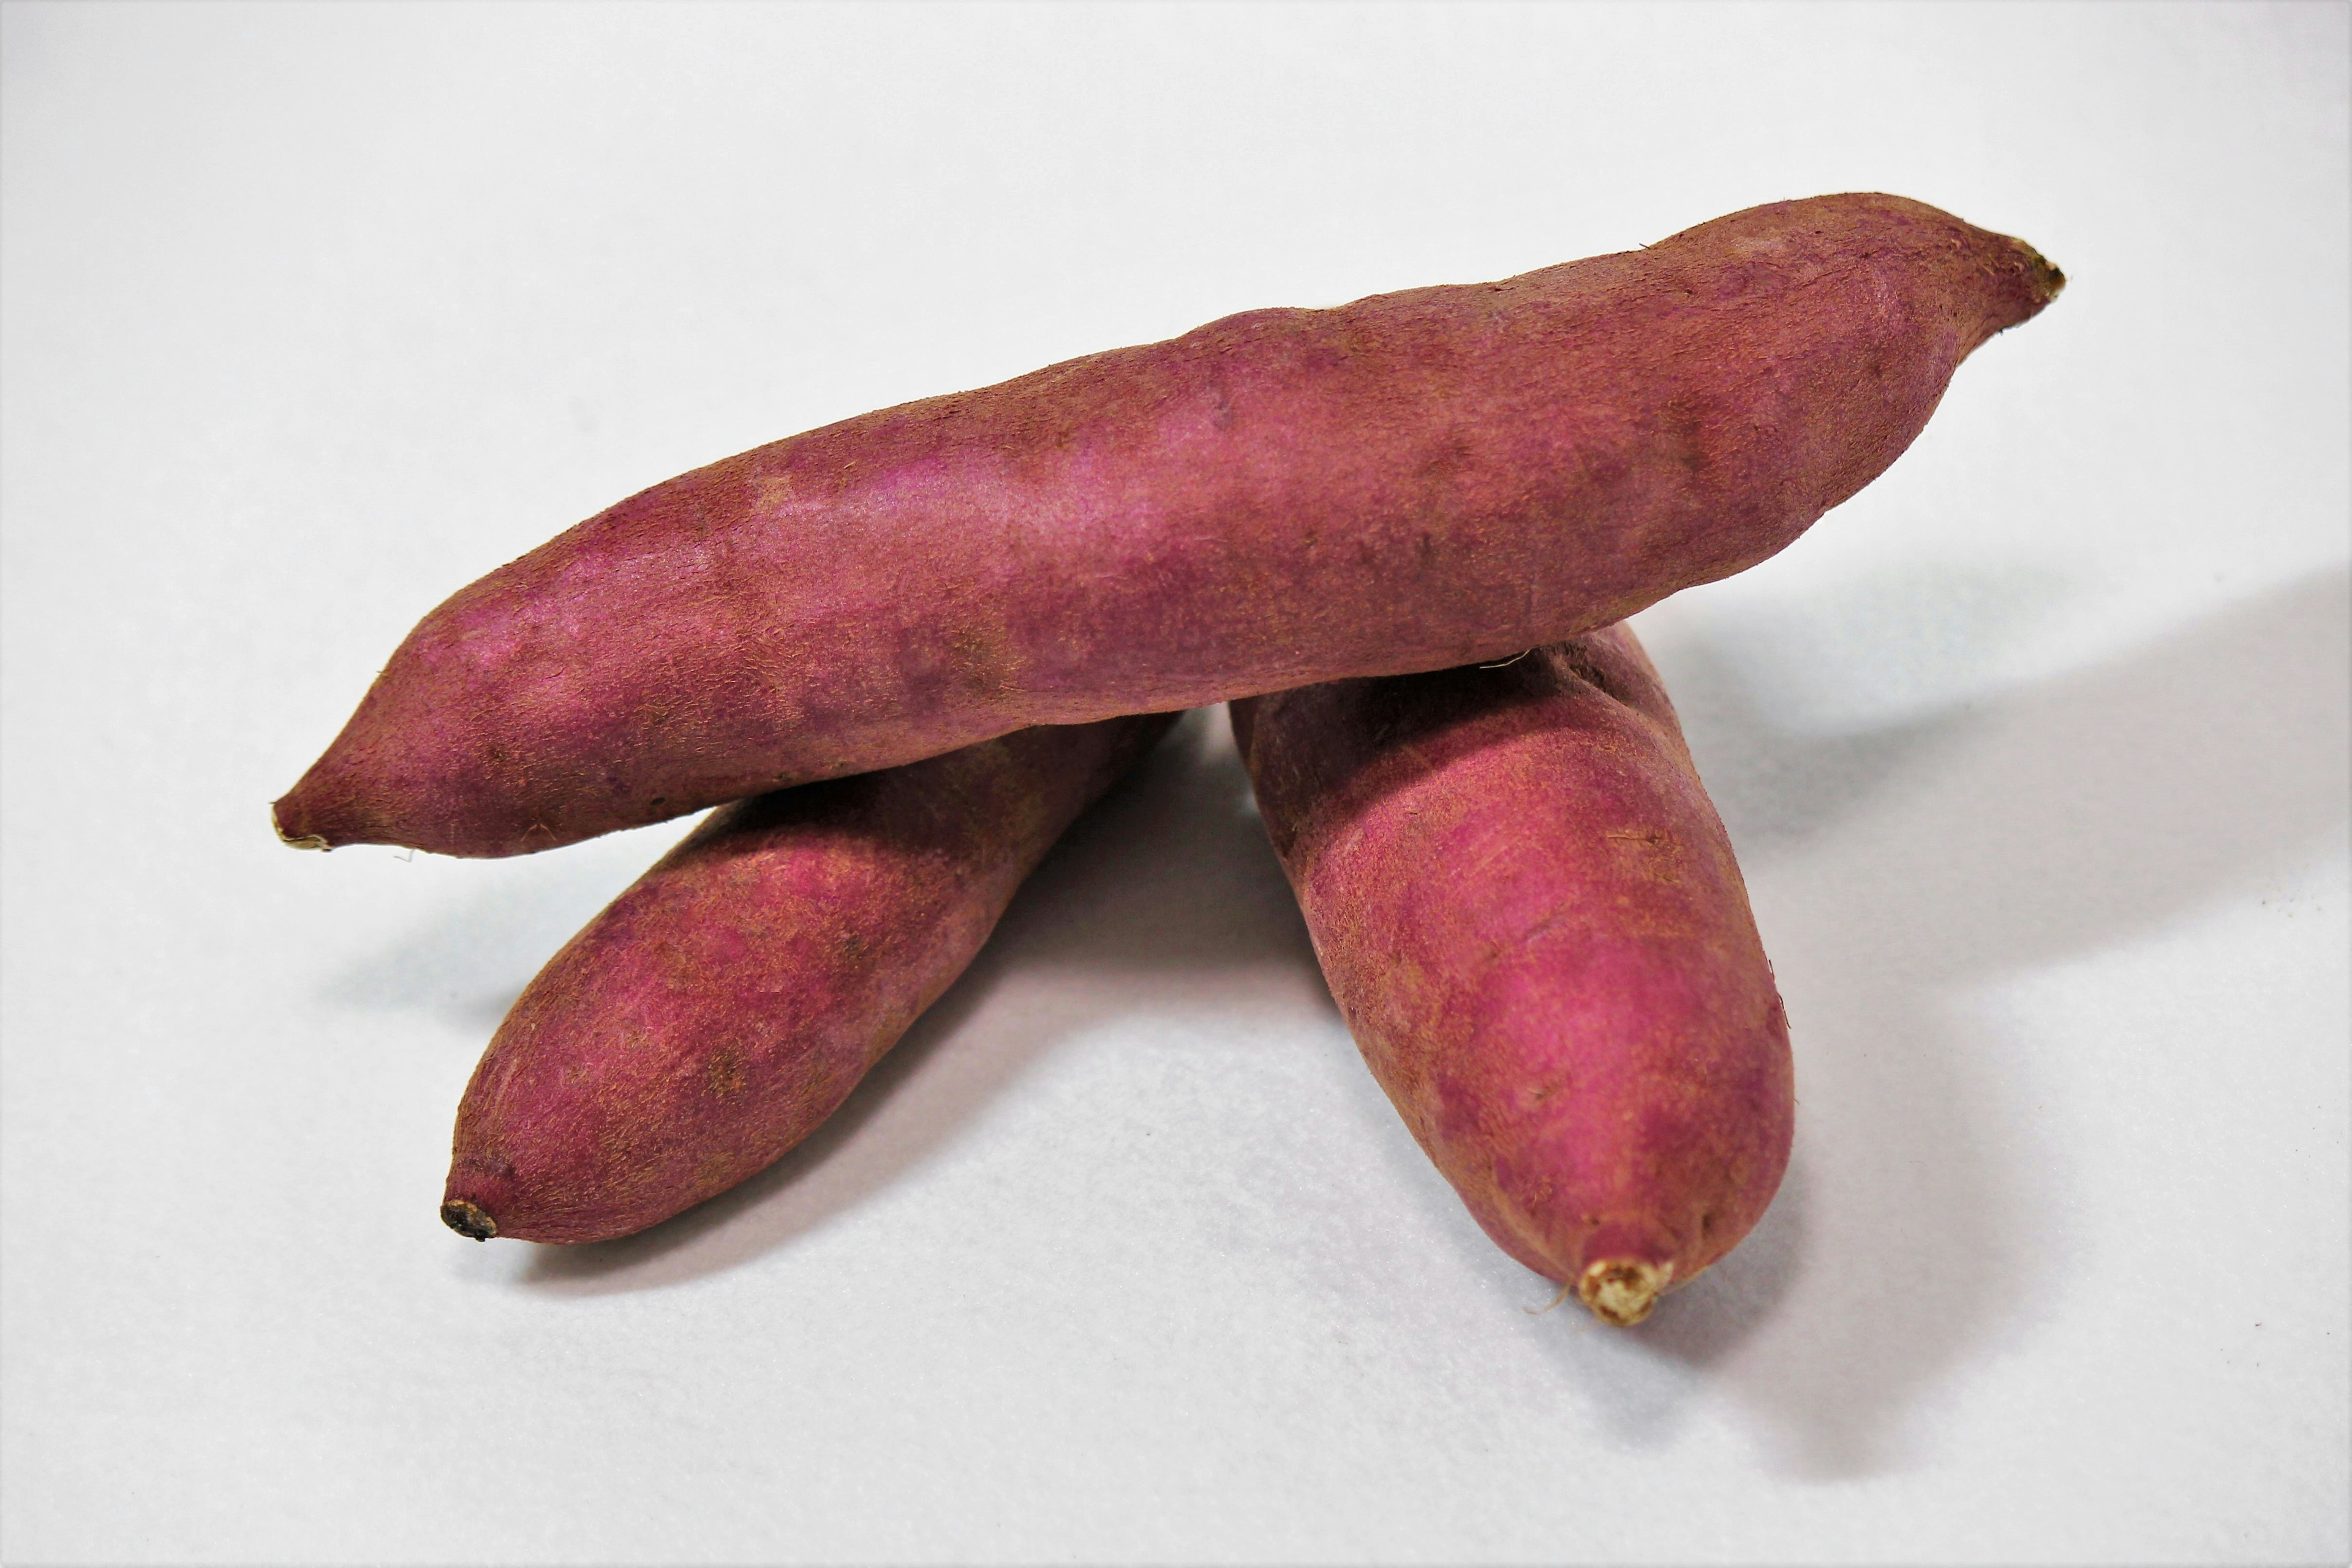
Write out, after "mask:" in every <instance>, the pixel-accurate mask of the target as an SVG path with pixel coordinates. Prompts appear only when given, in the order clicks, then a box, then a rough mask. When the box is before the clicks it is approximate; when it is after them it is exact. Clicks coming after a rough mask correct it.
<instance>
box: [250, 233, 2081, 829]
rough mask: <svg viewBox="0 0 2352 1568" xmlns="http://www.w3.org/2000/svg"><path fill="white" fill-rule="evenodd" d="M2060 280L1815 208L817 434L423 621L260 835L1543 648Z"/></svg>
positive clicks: (649, 496) (666, 491)
mask: <svg viewBox="0 0 2352 1568" xmlns="http://www.w3.org/2000/svg"><path fill="white" fill-rule="evenodd" d="M2062 283H2063V279H2062V278H2061V276H2060V275H2059V273H2058V271H2057V269H2056V268H2053V267H2052V266H2051V265H2050V264H2049V263H2048V262H2046V261H2044V260H2043V259H2042V258H2041V257H2040V256H2039V255H2037V254H2035V252H2034V251H2033V250H2032V248H2031V247H2027V246H2026V245H2024V244H2022V243H2021V242H2020V241H2017V240H2014V239H2010V238H2007V237H2003V236H2000V235H1998V234H1991V233H1988V232H1987V231H1985V230H1983V229H1980V228H1975V227H1972V226H1969V225H1968V224H1966V223H1963V222H1961V221H1960V220H1959V219H1958V218H1955V217H1952V216H1949V215H1948V214H1946V213H1942V212H1938V211H1937V210H1936V209H1935V208H1933V207H1929V206H1923V205H1920V204H1919V203H1917V202H1913V201H1906V200H1904V199H1902V198H1901V197H1897V196H1886V195H1840V196H1823V197H1820V198H1816V199H1813V200H1810V201H1798V202H1782V203H1779V204H1776V205H1770V206H1763V207H1757V208H1754V209H1752V210H1750V211H1748V212H1743V213H1738V214H1736V215H1734V216H1730V217H1726V218H1720V219H1717V221H1715V222H1713V223H1709V224H1704V225H1702V226H1699V227H1697V228H1694V229H1689V230H1686V231H1685V232H1684V233H1682V234H1678V235H1676V236H1675V237H1672V238H1670V239H1666V240H1664V241H1661V242H1660V243H1658V244H1657V245H1654V246H1651V247H1647V248H1645V249H1642V250H1634V251H1627V252H1624V253H1622V254H1620V255H1614V256H1603V257H1598V258H1592V259H1591V260H1586V261H1579V262H1573V263H1570V264H1569V265H1566V266H1561V267H1553V268H1546V269H1544V270H1541V271H1538V272H1529V273H1526V274H1524V275H1522V276H1520V277H1517V278H1513V279H1507V280H1506V281H1503V282H1499V283H1483V284H1472V285H1463V286H1457V287H1450V288H1433V289H1411V290H1408V291H1406V292H1403V293H1398V294H1382V295H1374V296H1372V297H1370V298H1369V299H1365V300H1358V301H1356V302H1355V303H1353V304H1350V305H1343V306H1340V307H1338V308H1336V309H1333V310H1260V311H1253V312H1250V313H1247V314H1244V315H1239V316H1233V317H1228V318H1227V319H1225V320H1223V321H1215V322H1213V323H1211V324H1210V325H1208V326H1205V327H1202V328H1200V329H1199V330H1197V331H1192V332H1188V333H1186V334H1185V335H1184V336H1182V337H1180V338H1175V339H1172V340H1171V341H1169V342H1161V343H1154V344H1150V345H1146V346H1143V347H1139V348H1128V349H1118V350H1113V351H1111V352H1108V353H1099V354H1096V355H1093V356H1091V357H1089V358H1086V359H1080V360H1073V361H1070V362H1068V363H1064V364H1058V365H1054V366H1051V367H1049V368H1047V369H1045V370H1041V371H1038V372H1035V373H1034V374H1030V375H1025V376H1022V377H1020V378H1018V379H1017V380H1013V381H1009V382H1005V383H1003V384H1000V385H997V386H992V387H988V388H985V389H983V390H981V391H978V392H967V393H960V394H956V395H950V396H945V397H935V398H931V399H929V400H927V401H924V402H919V403H910V404H907V405H903V406H900V407H897V408H889V409H884V410H882V411H880V412H878V413H874V414H868V415H865V416H860V417H858V418H855V419H850V420H845V421H844V422H843V423H841V424H838V425H832V426H826V427H824V428H823V429H819V430H814V431H810V432H808V433H807V434H805V435H802V436H796V437H792V438H790V439H788V440H783V441H779V442H776V443H774V444H773V445H771V446H766V447H759V448H757V449H755V450H752V451H750V452H746V453H743V454H741V455H740V456H738V457H734V458H728V459H726V460H725V461H723V462H719V463H714V464H712V465H711V466H709V468H699V469H697V470H696V471H694V472H692V473H689V474H687V475H684V476H683V477H681V478H678V479H672V480H670V481H669V482H667V483H666V484H662V485H657V486H656V487H655V488H653V489H649V490H646V491H645V492H643V493H642V494H639V495H637V496H635V497H632V498H631V499H629V500H625V501H623V502H622V503H621V504H619V505H618V506H615V507H614V508H613V509H612V510H609V511H606V512H604V513H602V514H601V515H599V516H597V517H594V518H591V519H590V520H589V521H586V522H583V523H582V524H580V525H579V526H578V527H577V528H574V529H572V531H570V532H568V533H565V534H563V535H562V536H561V537H560V538H558V539H556V540H554V541H552V542H550V543H548V544H546V545H543V546H541V548H540V549H538V550H536V551H533V552H531V553H530V554H528V555H526V556H524V557H522V558H521V559H520V560H519V561H516V562H514V563H510V564H509V565H507V566H505V567H502V568H500V569H499V571H497V572H494V573H492V574H489V575H488V576H487V577H485V578H483V579H482V580H481V581H479V582H478V583H476V584H473V585H472V586H470V587H468V588H466V589H464V590H463V591H461V592H460V593H458V594H457V595H456V596H455V597H453V598H451V599H450V600H449V601H448V602H447V603H446V604H444V605H442V606H441V607H440V608H438V609H436V611H434V612H433V614H431V615H430V616H426V617H425V621H424V622H423V624H422V625H420V626H417V627H416V629H415V631H413V632H411V633H410V634H409V636H408V638H407V640H406V641H405V642H404V643H403V644H402V645H401V646H400V647H399V649H398V650H397V651H395V652H394V655H393V657H392V660H391V662H390V664H389V665H388V667H387V668H385V670H384V671H383V675H382V676H381V677H380V678H379V679H377V681H376V683H375V685H374V687H373V689H371V690H370V691H369V692H368V694H367V697H366V699H365V700H363V701H362V703H361V705H360V708H359V710H358V711H357V712H356V713H355V714H354V715H353V716H352V720H351V721H350V723H349V724H347V725H346V726H345V727H344V729H343V731H342V733H341V735H340V736H338V737H337V738H336V740H335V742H334V743H333V745H332V746H331V747H330V748H329V749H328V751H327V752H326V754H325V755H324V756H322V757H321V758H320V760H319V761H318V763H315V764H314V765H313V766H312V767H311V769H310V772H309V773H306V774H305V775H304V776H303V777H302V779H301V781H300V782H299V783H298V784H296V785H295V787H294V789H293V791H292V792H291V793H290V794H289V795H286V796H285V798H283V799H281V800H280V801H278V803H277V806H276V817H277V825H278V832H279V833H280V835H281V836H282V837H285V838H286V839H287V840H288V841H289V843H294V844H299V845H302V846H305V847H314V848H330V847H334V846H336V845H341V844H358V843H393V844H407V845H413V846H415V847H419V848H424V849H433V850H438V851H441V852H443V853H446V854H452V855H512V854H519V853H521V852H524V851H527V850H533V849H544V848H548V847H552V846H555V845H559V844H564V843H569V842H571V841H572V840H575V839H580V838H584V837H590V836H592V835H594V834H598V833H604V832H609V831H611V830H613V829H614V828H621V827H633V826H638V825H640V824H643V823H646V822H653V821H657V820H659V819H661V818H663V817H667V816H677V815H679V814H681V813H684V812H688V811H692V810H695V809H697V808H698V807H700V806H704V805H711V804H713V803H715V802H719V801H724V800H732V799H736V798H739V797H741V796H745V795H755V794H758V793H759V792H761V791H763V790H770V789H774V788H777V787H779V786H782V785H785V784H801V783H805V782H807V781H809V780H812V779H822V778H830V777H835V776H839V775H841V774H845V773H862V772H865V771H867V770H869V769H875V768H881V767H889V766H895V765H897V764H898V763H906V762H909V761H913V760H915V759H917V758H920V757H925V756H931V755H935V754H937V753H939V752H946V751H949V750H950V749H952V748H954V747H958V746H962V745H967V744H970V743H971V742H974V741H977V740H980V739H982V738H984V737H986V736H990V735H995V734H1002V733H1004V732H1006V731H1011V730H1013V729H1016V728H1019V727H1021V726H1023V725H1028V724H1036V723H1063V724H1066V723H1078V722H1084V721H1093V720H1097V719H1102V718H1106V717H1108V716H1110V715H1113V714H1118V713H1137V712H1155V711H1162V710H1170V709H1176V708H1185V707H1192V706H1196V705H1199V704H1202V703H1207V702H1213V701H1217V700H1223V699H1226V698H1232V697H1239V696H1245V695H1248V694H1251V693H1255V692H1264V691H1273V690H1279V689H1285V688H1289V687H1295V686H1300V685H1304V684H1307V683H1309V682H1314V681H1323V680H1330V679H1339V678H1342V677H1351V676H1365V675H1385V674H1400V673H1405V672H1410V671H1414V670H1428V669H1436V668H1444V667H1447V666H1452V665H1458V664H1464V663H1468V662H1471V661H1473V660H1476V659H1480V658H1495V657H1498V656H1500V655H1503V654H1507V653H1512V652H1516V651H1517V650H1518V649H1521V648H1525V647H1533V646H1535V645H1537V644H1539V643H1546V642H1553V641H1557V640H1559V639H1560V638H1562V637H1570V636H1573V635H1575V634H1577V633H1580V632H1583V631H1587V630H1591V629H1592V628H1594V627H1598V626H1606V625H1608V624H1610V623H1611V622H1613V621H1616V620H1619V619H1621V618H1622V617H1623V616H1627V615H1630V614H1632V613H1633V611H1635V610H1637V609H1640V608H1641V607H1643V605H1648V604H1651V603H1653V602H1654V601H1655V600H1657V599H1660V598H1663V597H1664V596H1665V595H1668V594H1671V593H1673V592H1675V590H1677V589H1680V588H1684V587H1687V586H1689V585H1691V584H1696V583H1704V582H1707V581H1710V580H1712V579H1714V578H1717V577H1722V576H1726V575H1727V574H1731V573H1734V572H1737V571H1739V570H1741V569H1742V568H1744V567H1747V566H1749V565H1753V564H1754V563H1757V562H1759V561H1761V560H1763V559H1764V558H1765V557H1766V556H1769V555H1770V554H1772V553H1773V552H1775V551H1778V550H1780V548H1781V547H1782V546H1784V545H1786V544H1788V543H1789V542H1790V541H1791V540H1793V539H1795V538H1796V537H1797V536H1798V535H1799V534H1800V533H1801V532H1803V531H1804V530H1805V529H1806V528H1807V527H1808V526H1810V525H1811V523H1812V521H1813V520H1814V519H1816V518H1818V517H1819V516H1821V514H1822V512H1823V511H1824V510H1827V509H1828V508H1830V507H1832V506H1834V505H1836V504H1837V503H1838V502H1839V501H1841V500H1844V499H1845V498H1846V497H1848V496H1850V495H1852V494H1853V492H1854V491H1856V490H1857V489H1861V488H1862V487H1863V486H1864V484H1866V483H1868V482H1869V481H1870V479H1873V478H1874V477H1875V476H1876V475H1877V474H1878V473H1879V471H1880V470H1881V469H1883V468H1885V467H1886V465H1887V464H1889V463H1891V462H1893V461H1894V460H1895V458H1896V456H1897V455H1899V454H1900V453H1901V452H1902V451H1903V449H1904V448H1905V447H1906V446H1908V445H1909V444H1910V442H1911V440H1912V438H1913V437H1915V436H1916V435H1917V434H1918V433H1919V430H1920V427H1921V426H1923V425H1924V424H1925V423H1926V422H1927V416H1928V415H1929V414H1930V413H1931V412H1932V411H1933V410H1934V408H1935V406H1936V403H1937V399H1938V398H1939V397H1940V396H1941V395H1943V391H1944V386H1945V384H1946V382H1947V381H1948V379H1949V378H1950V376H1951V374H1952V372H1953V370H1954V368H1955V367H1956V366H1957V365H1958V363H1959V362H1960V361H1961V360H1962V359H1963V358H1965V357H1966V356H1967V355H1968V354H1969V352H1970V351H1972V350H1973V349H1975V348H1976V346H1977V345H1978V344H1979V343H1981V342H1984V341H1985V340H1986V339H1987V338H1989V337H1990V336H1992V334H1994V333H1995V332H1998V331H2001V330H2002V329H2004V328H2007V327H2011V326H2014V325H2016V324H2017V323H2018V322H2020V321H2025V320H2026V319H2028V318H2029V317H2031V316H2032V315H2033V314H2034V313H2035V312H2037V311H2039V310H2041V309H2042V306H2044V305H2045V304H2047V303H2048V302H2049V301H2050V300H2051V299H2052V298H2053V297H2054V296H2055V295H2056V293H2057V291H2058V289H2059V288H2060V286H2061V284H2062Z"/></svg>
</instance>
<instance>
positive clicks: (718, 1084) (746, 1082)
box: [702, 1050, 751, 1100]
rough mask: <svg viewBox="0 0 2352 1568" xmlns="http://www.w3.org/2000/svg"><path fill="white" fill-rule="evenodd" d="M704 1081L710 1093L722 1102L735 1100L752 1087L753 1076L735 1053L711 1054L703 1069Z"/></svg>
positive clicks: (718, 1052)
mask: <svg viewBox="0 0 2352 1568" xmlns="http://www.w3.org/2000/svg"><path fill="white" fill-rule="evenodd" d="M702 1079H703V1081H704V1082H705V1083H707V1084H709V1086H710V1092H711V1093H713V1094H715V1095H717V1096H718V1097H719V1099H721V1100H733V1099H735V1098H737V1097H738V1096H739V1095H740V1094H741V1093H742V1092H743V1091H744V1090H745V1089H749V1088H751V1074H750V1073H748V1072H746V1071H745V1070H744V1068H743V1058H741V1057H740V1056H738V1055H737V1054H736V1053H735V1052H733V1051H729V1050H720V1051H714V1052H713V1053H711V1057H710V1060H709V1062H708V1063H706V1064H705V1065H704V1067H703V1069H702Z"/></svg>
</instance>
